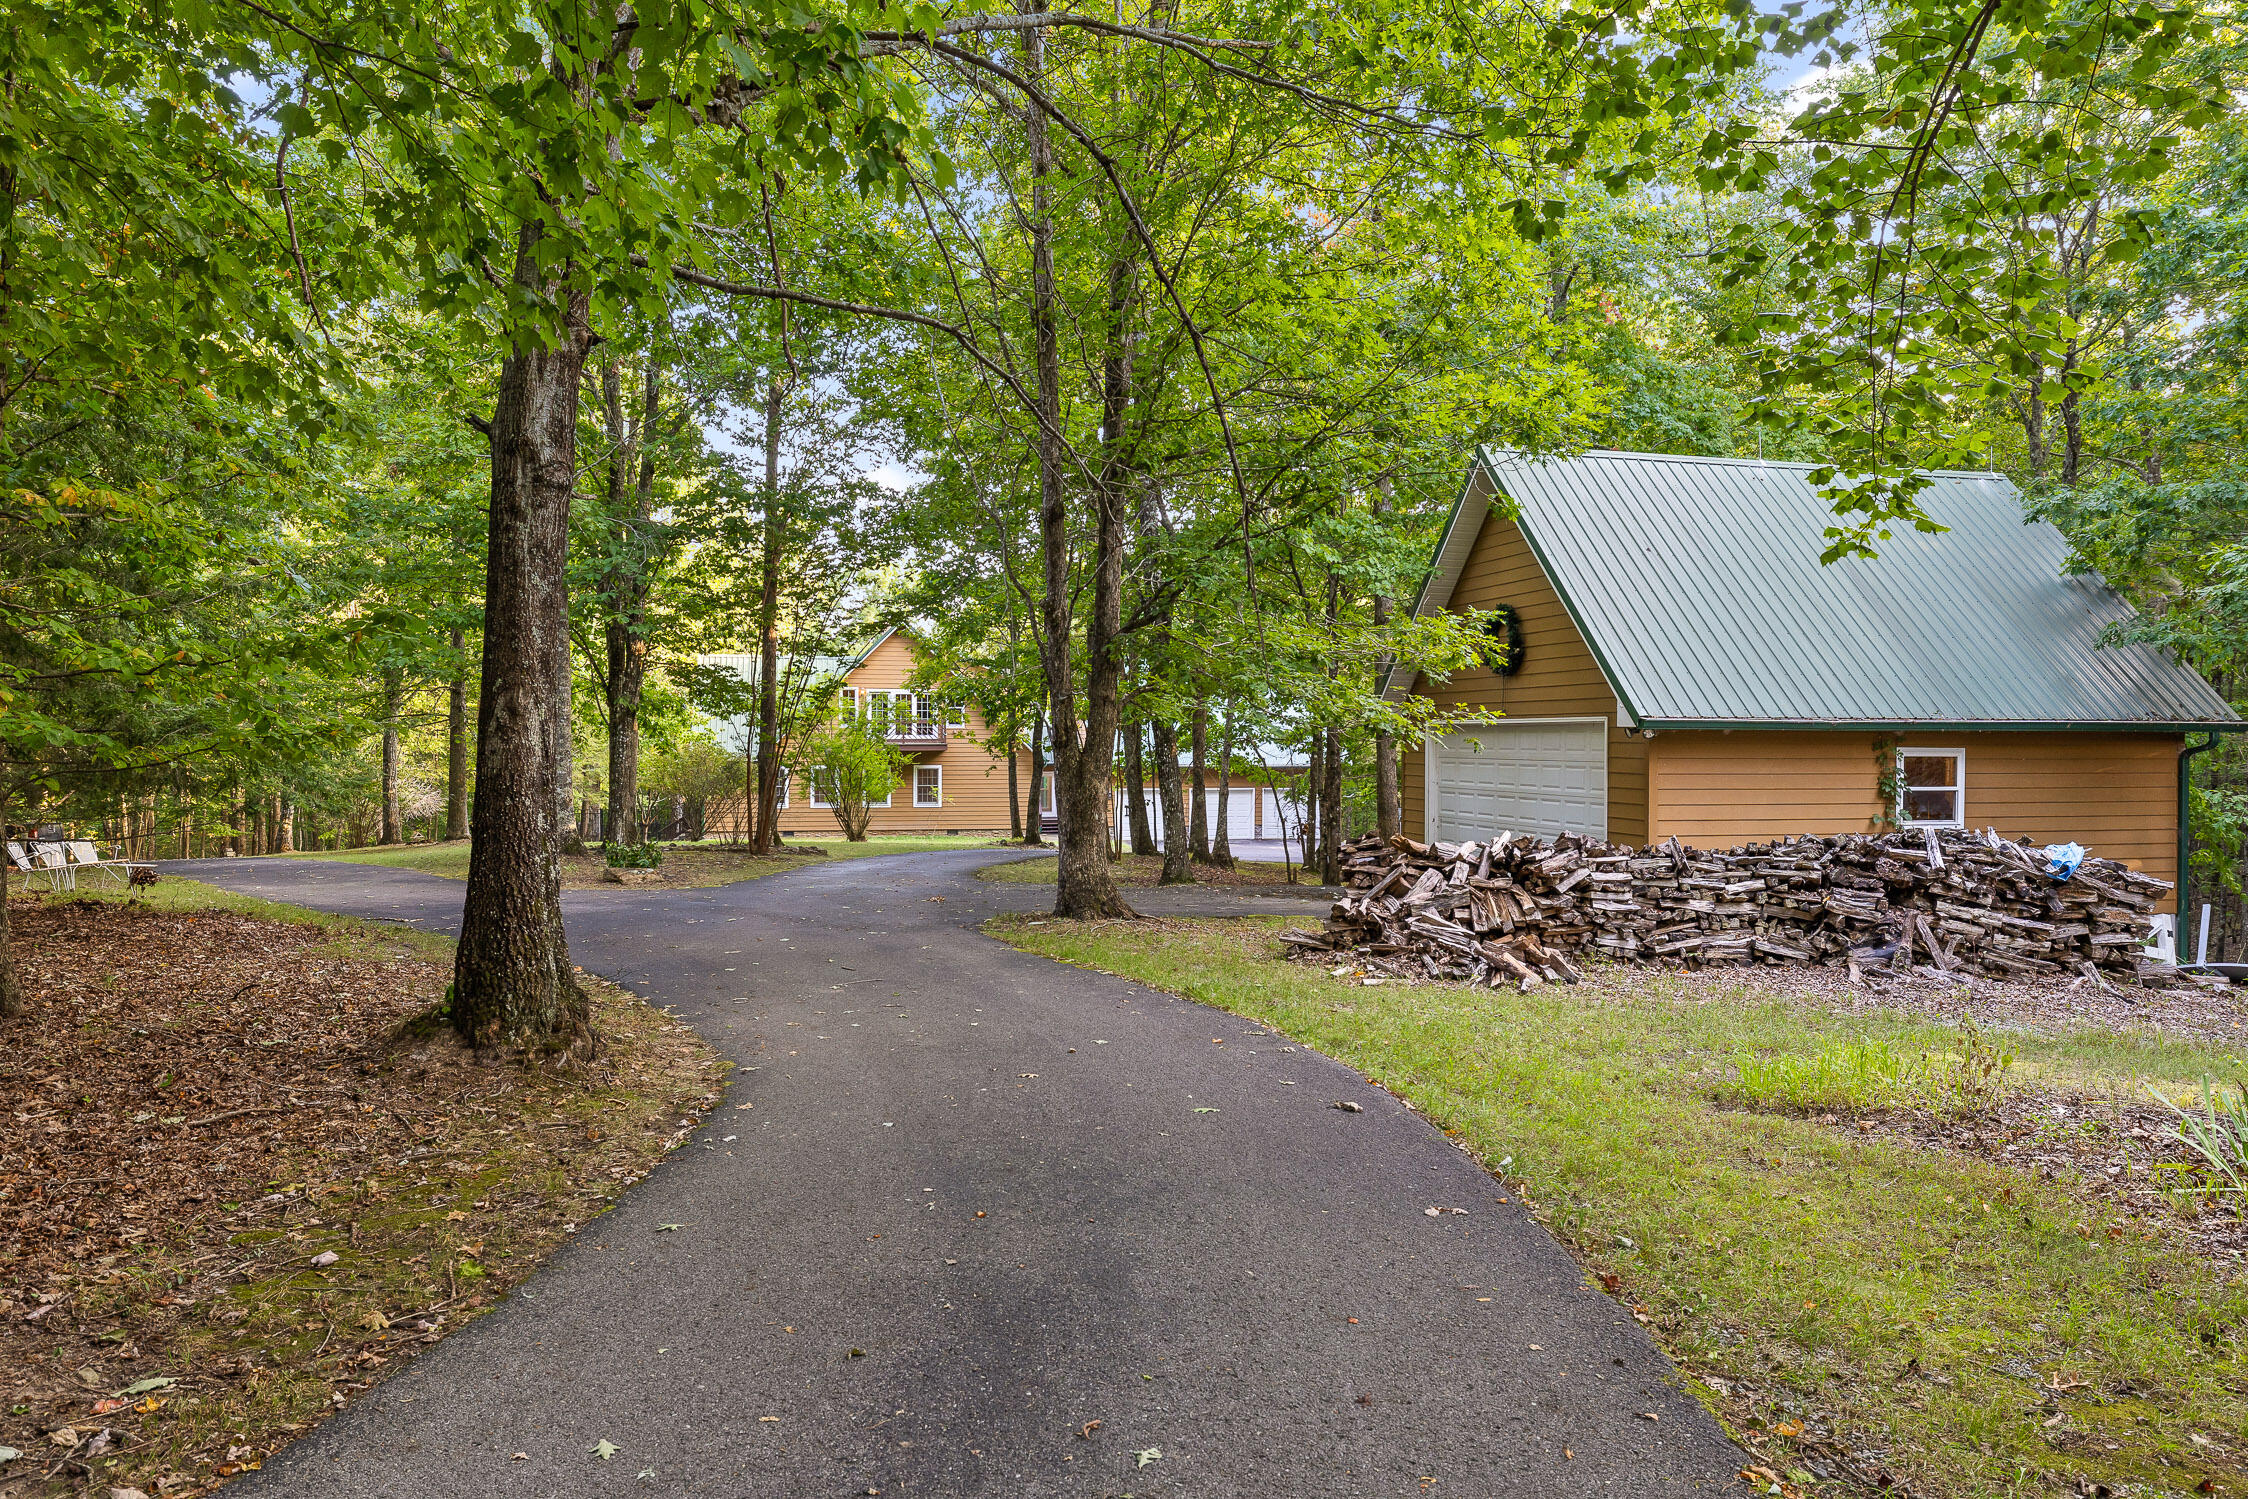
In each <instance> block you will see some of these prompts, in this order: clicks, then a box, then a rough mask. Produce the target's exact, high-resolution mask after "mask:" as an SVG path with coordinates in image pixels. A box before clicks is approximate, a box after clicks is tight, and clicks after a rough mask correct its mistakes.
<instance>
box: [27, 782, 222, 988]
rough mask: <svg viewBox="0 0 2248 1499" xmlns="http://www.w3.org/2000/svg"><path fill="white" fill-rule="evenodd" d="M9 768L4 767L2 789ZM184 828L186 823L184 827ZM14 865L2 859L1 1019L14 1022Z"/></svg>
mask: <svg viewBox="0 0 2248 1499" xmlns="http://www.w3.org/2000/svg"><path fill="white" fill-rule="evenodd" d="M7 771H8V767H7V766H6V765H5V764H0V786H5V784H6V782H5V779H4V777H5V776H6V775H7ZM182 826H184V824H182ZM7 830H8V799H7V797H6V796H5V795H4V794H0V833H5V832H6V831H7ZM10 872H11V871H10V866H9V863H8V861H7V860H5V859H0V1020H13V1019H15V1018H16V1017H17V1016H18V1015H21V1014H22V1013H23V981H22V980H21V979H19V978H18V977H16V949H15V942H14V939H13V937H12V935H11V934H10V932H9V930H8V876H9V874H10Z"/></svg>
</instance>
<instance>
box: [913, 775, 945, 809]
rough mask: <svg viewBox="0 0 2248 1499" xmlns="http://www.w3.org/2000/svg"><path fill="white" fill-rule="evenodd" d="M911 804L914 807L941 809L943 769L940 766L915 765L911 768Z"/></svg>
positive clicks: (942, 802)
mask: <svg viewBox="0 0 2248 1499" xmlns="http://www.w3.org/2000/svg"><path fill="white" fill-rule="evenodd" d="M913 804H914V805H915V806H916V807H941V806H943V805H944V767H943V766H942V765H916V766H914V767H913Z"/></svg>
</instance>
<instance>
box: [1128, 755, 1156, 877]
mask: <svg viewBox="0 0 2248 1499" xmlns="http://www.w3.org/2000/svg"><path fill="white" fill-rule="evenodd" d="M1146 748H1147V725H1146V724H1144V723H1130V724H1126V725H1125V726H1124V790H1125V793H1126V795H1127V796H1128V797H1129V798H1130V800H1131V803H1132V805H1131V808H1130V811H1129V813H1128V814H1127V815H1128V816H1129V817H1130V818H1131V827H1132V852H1133V853H1135V854H1142V855H1145V854H1152V853H1154V852H1155V829H1154V828H1152V827H1150V826H1149V825H1148V818H1147V763H1146V756H1145V751H1146Z"/></svg>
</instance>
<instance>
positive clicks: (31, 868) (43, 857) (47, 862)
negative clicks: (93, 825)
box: [8, 843, 78, 891]
mask: <svg viewBox="0 0 2248 1499" xmlns="http://www.w3.org/2000/svg"><path fill="white" fill-rule="evenodd" d="M8 859H9V862H11V863H13V864H14V865H15V866H16V868H18V869H20V870H22V871H23V888H24V889H26V890H29V889H30V888H31V882H32V881H33V880H34V879H43V880H45V881H46V882H47V889H48V890H49V891H57V890H75V889H77V888H78V880H77V877H76V876H75V875H73V874H72V873H71V869H70V861H69V860H67V859H65V858H64V857H63V852H62V847H61V845H60V844H54V843H34V844H32V845H31V847H30V848H29V849H28V850H26V849H25V848H24V847H23V845H22V844H20V843H11V844H9V845H8Z"/></svg>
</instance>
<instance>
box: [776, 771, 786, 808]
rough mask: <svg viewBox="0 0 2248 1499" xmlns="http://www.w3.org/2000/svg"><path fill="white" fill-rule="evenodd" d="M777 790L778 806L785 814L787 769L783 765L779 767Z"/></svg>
mask: <svg viewBox="0 0 2248 1499" xmlns="http://www.w3.org/2000/svg"><path fill="white" fill-rule="evenodd" d="M779 790H780V801H779V804H778V805H779V807H780V809H781V810H782V811H784V812H785V811H787V810H788V767H787V766H785V765H783V766H782V767H781V773H780V787H779Z"/></svg>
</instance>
